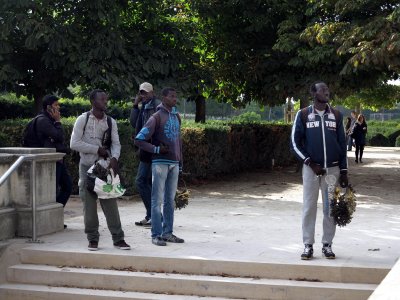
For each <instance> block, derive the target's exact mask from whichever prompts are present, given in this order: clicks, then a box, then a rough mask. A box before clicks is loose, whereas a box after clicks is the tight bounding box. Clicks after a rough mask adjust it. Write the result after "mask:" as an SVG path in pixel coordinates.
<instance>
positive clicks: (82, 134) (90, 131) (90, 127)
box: [70, 90, 130, 251]
mask: <svg viewBox="0 0 400 300" xmlns="http://www.w3.org/2000/svg"><path fill="white" fill-rule="evenodd" d="M89 99H90V103H91V104H92V110H91V111H90V112H86V113H83V114H82V115H80V116H79V117H78V118H77V119H76V122H75V125H74V129H73V131H72V135H71V145H70V146H71V149H73V150H75V151H78V152H79V155H80V158H81V159H80V162H79V196H80V197H81V199H82V201H83V214H84V223H85V233H86V234H87V238H88V241H89V245H88V250H90V251H97V250H98V243H99V237H100V234H99V219H98V215H97V199H98V196H97V194H96V193H93V192H91V191H89V190H88V189H87V180H88V175H87V172H88V170H89V169H90V168H91V167H92V165H93V164H94V163H95V162H96V161H97V160H99V159H101V158H103V159H109V167H110V168H111V169H112V170H113V172H114V174H118V158H119V156H120V152H121V144H120V142H119V136H118V128H117V122H116V121H115V120H114V119H112V118H111V117H109V116H107V115H106V114H105V111H106V108H107V102H108V99H107V95H106V93H105V92H104V91H103V90H93V91H92V92H91V93H90V95H89ZM99 201H100V205H101V208H102V210H103V212H104V215H105V217H106V220H107V225H108V229H109V230H110V232H111V235H112V239H113V243H114V247H115V248H118V249H121V250H130V246H129V245H128V244H127V243H126V242H125V240H124V232H123V230H122V226H121V220H120V217H119V211H118V205H117V200H116V199H115V198H114V199H99Z"/></svg>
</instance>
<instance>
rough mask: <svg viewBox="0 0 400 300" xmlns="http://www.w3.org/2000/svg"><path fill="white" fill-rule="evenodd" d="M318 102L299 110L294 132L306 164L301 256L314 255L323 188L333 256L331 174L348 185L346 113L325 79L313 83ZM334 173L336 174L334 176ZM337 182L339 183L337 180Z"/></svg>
mask: <svg viewBox="0 0 400 300" xmlns="http://www.w3.org/2000/svg"><path fill="white" fill-rule="evenodd" d="M310 92H311V95H312V97H313V99H314V104H313V105H311V106H309V107H307V108H305V109H303V110H300V111H299V112H298V113H297V114H296V118H295V120H294V124H293V128H292V134H291V149H292V151H293V152H294V153H295V155H296V156H297V158H298V159H300V160H301V161H302V162H303V163H304V167H303V216H302V229H303V243H304V246H305V247H304V252H303V253H302V254H301V259H305V260H307V259H311V258H312V256H313V253H314V250H313V244H314V234H315V220H316V216H317V202H318V194H319V189H321V194H322V201H323V212H324V220H323V235H322V244H323V247H322V253H323V255H324V256H325V257H326V258H330V259H333V258H335V254H334V253H333V251H332V240H333V238H334V236H335V231H336V225H335V223H334V220H333V218H332V217H331V216H330V211H329V210H330V206H329V200H328V183H327V181H326V179H327V176H328V175H329V177H328V180H329V178H334V179H335V180H336V182H337V181H338V180H339V182H340V185H341V186H342V187H347V185H348V179H347V152H346V134H345V130H344V126H343V116H342V114H341V113H340V112H338V111H336V110H334V109H333V108H332V107H331V106H330V105H329V88H328V86H327V85H326V84H325V83H324V82H316V83H314V84H312V85H311V88H310ZM331 175H333V176H334V177H332V176H331ZM335 184H336V183H335Z"/></svg>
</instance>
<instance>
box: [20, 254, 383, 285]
mask: <svg viewBox="0 0 400 300" xmlns="http://www.w3.org/2000/svg"><path fill="white" fill-rule="evenodd" d="M21 262H22V263H27V264H46V265H53V266H70V267H76V266H82V267H85V268H95V269H116V270H131V271H142V272H159V273H160V272H161V273H162V272H168V273H180V274H197V275H220V276H231V277H251V278H269V279H285V280H288V279H292V280H304V281H306V280H307V281H316V280H318V281H323V282H343V283H367V284H378V283H380V282H381V281H382V280H383V278H384V277H385V276H386V275H387V273H388V272H389V271H390V268H384V267H362V266H349V265H347V264H346V265H344V266H337V265H326V264H325V265H317V264H316V263H315V262H314V261H311V262H306V263H302V262H301V261H299V262H298V264H283V263H267V262H246V261H224V260H212V259H200V258H174V257H155V256H137V255H133V254H132V252H130V251H126V252H121V251H120V252H118V253H115V252H114V253H105V252H100V251H99V252H89V251H82V249H80V250H78V249H74V251H72V250H69V251H62V250H54V249H46V248H43V247H42V248H40V247H36V248H35V247H34V248H27V249H23V250H22V251H21Z"/></svg>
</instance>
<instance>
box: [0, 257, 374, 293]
mask: <svg viewBox="0 0 400 300" xmlns="http://www.w3.org/2000/svg"><path fill="white" fill-rule="evenodd" d="M7 279H8V282H15V283H22V284H37V285H48V286H55V287H57V286H58V287H73V288H84V289H91V288H94V289H96V288H101V289H106V290H119V291H130V292H142V293H158V294H164V293H166V294H177V295H189V296H190V295H196V296H205V297H225V298H245V299H300V300H301V299H304V300H306V299H307V300H311V299H352V300H357V299H367V298H368V297H369V295H371V293H372V292H373V290H374V289H375V288H376V287H377V285H376V284H361V283H337V282H313V281H295V280H283V279H265V278H243V277H240V278H239V277H222V276H207V275H188V274H186V275H185V274H175V273H155V272H138V271H132V272H131V271H117V270H105V269H89V268H73V267H57V266H47V265H31V264H23V265H15V266H12V267H9V268H8V270H7Z"/></svg>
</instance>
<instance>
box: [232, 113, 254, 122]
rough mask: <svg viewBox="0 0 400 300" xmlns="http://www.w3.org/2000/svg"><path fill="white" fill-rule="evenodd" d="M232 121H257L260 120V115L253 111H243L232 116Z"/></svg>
mask: <svg viewBox="0 0 400 300" xmlns="http://www.w3.org/2000/svg"><path fill="white" fill-rule="evenodd" d="M232 121H233V122H237V123H254V122H259V121H261V115H260V114H257V113H255V112H253V111H251V112H245V113H243V114H241V115H239V116H237V117H233V118H232Z"/></svg>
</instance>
